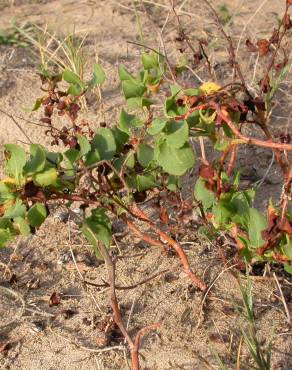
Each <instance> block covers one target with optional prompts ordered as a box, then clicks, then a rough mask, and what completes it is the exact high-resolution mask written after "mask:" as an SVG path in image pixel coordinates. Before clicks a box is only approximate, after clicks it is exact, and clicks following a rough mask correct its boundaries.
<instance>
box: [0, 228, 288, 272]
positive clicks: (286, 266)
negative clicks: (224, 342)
mask: <svg viewBox="0 0 292 370" xmlns="http://www.w3.org/2000/svg"><path fill="white" fill-rule="evenodd" d="M0 231H1V229H0ZM0 245H1V234H0ZM284 270H285V271H286V272H288V274H291V275H292V265H289V264H288V263H285V264H284Z"/></svg>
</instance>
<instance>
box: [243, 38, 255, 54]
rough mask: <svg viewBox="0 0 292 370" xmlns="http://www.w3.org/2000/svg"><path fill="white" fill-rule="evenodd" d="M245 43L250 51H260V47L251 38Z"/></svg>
mask: <svg viewBox="0 0 292 370" xmlns="http://www.w3.org/2000/svg"><path fill="white" fill-rule="evenodd" d="M245 45H246V47H247V49H248V51H250V52H251V53H255V52H257V51H258V48H257V47H256V46H255V45H254V44H253V43H252V42H251V41H250V39H247V40H246V41H245Z"/></svg>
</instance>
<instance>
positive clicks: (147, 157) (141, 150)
mask: <svg viewBox="0 0 292 370" xmlns="http://www.w3.org/2000/svg"><path fill="white" fill-rule="evenodd" d="M153 157H154V150H153V148H151V146H149V145H148V144H145V143H142V144H140V145H139V147H138V151H137V159H138V162H139V163H140V164H141V166H142V167H148V165H149V163H150V162H151V161H152V160H153Z"/></svg>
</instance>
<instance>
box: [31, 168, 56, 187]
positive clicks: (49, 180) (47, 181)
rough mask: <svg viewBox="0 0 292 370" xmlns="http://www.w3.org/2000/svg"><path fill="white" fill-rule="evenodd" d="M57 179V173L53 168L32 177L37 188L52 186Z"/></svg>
mask: <svg viewBox="0 0 292 370" xmlns="http://www.w3.org/2000/svg"><path fill="white" fill-rule="evenodd" d="M57 178H58V173H57V170H56V169H55V168H50V169H48V170H46V171H44V172H40V173H37V174H36V175H34V176H33V181H34V183H35V184H36V185H39V186H50V185H53V184H54V183H55V182H56V180H57Z"/></svg>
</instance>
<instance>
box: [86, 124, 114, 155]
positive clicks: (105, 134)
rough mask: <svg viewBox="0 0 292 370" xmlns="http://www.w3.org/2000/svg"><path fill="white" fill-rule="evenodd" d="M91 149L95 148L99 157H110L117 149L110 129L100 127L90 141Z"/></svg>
mask: <svg viewBox="0 0 292 370" xmlns="http://www.w3.org/2000/svg"><path fill="white" fill-rule="evenodd" d="M91 147H92V149H97V150H98V152H99V154H100V159H101V160H102V159H112V158H113V156H114V155H115V153H116V150H117V144H116V140H115V136H114V134H113V132H112V130H111V129H109V128H106V127H100V128H98V129H97V130H96V134H95V136H94V138H93V139H92V142H91Z"/></svg>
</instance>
